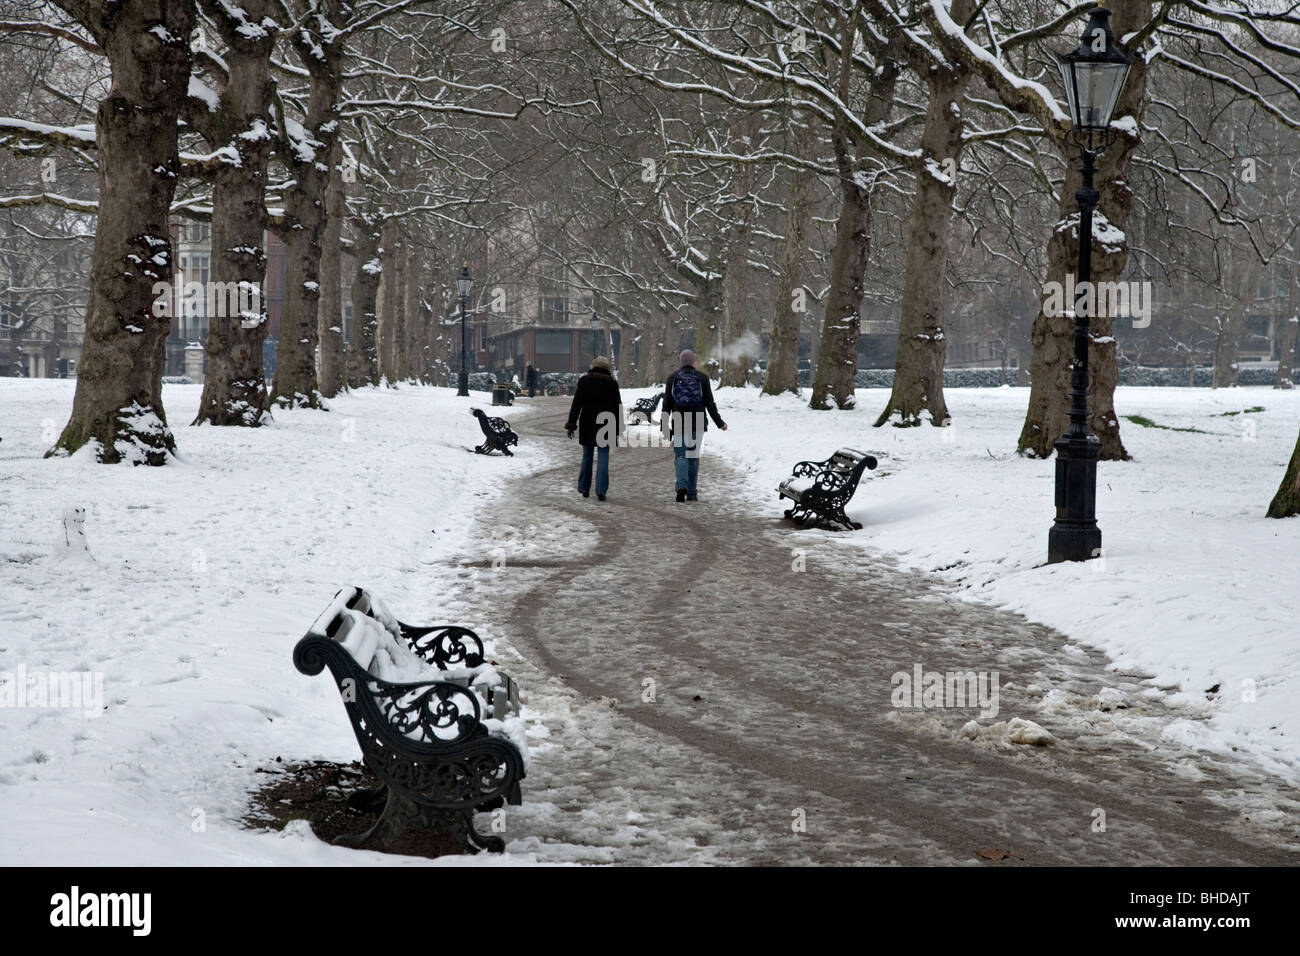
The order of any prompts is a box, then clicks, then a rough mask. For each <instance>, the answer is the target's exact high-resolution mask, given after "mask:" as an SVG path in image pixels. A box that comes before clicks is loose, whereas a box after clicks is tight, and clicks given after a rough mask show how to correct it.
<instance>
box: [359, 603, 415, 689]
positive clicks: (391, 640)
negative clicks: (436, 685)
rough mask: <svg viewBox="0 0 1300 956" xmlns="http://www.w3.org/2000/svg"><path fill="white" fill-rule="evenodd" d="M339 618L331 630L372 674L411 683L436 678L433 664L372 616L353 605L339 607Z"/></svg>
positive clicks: (364, 668) (368, 672)
mask: <svg viewBox="0 0 1300 956" xmlns="http://www.w3.org/2000/svg"><path fill="white" fill-rule="evenodd" d="M339 615H340V616H341V617H342V622H341V623H340V624H339V627H338V630H337V631H335V633H334V640H336V641H338V642H339V644H341V645H342V646H343V649H344V650H346V651H347V652H348V653H349V654H351V655H352V659H353V660H354V661H356V662H357V666H358V667H360V668H361V669H362V670H364V671H365V672H366V673H367V674H369V675H371V676H372V677H377V678H379V679H380V680H382V681H387V682H388V683H390V684H413V683H417V682H419V681H429V680H438V679H439V674H438V671H437V669H436V668H432V667H430V666H429V665H428V664H426V663H425V662H424V661H423V660H421V659H420V658H419V657H418V656H416V654H415V653H414V652H412V651H411V649H410V648H409V647H407V646H406V643H405V642H404V641H400V640H398V639H397V638H395V637H393V635H392V633H391V632H390V631H389V630H388V628H386V627H384V626H383V625H382V624H380V623H379V622H378V621H376V620H375V619H374V618H372V617H370V616H368V615H366V614H362V613H361V612H360V611H356V610H353V609H352V608H346V607H345V608H343V609H342V610H341V611H339Z"/></svg>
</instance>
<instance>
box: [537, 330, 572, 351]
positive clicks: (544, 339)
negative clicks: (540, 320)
mask: <svg viewBox="0 0 1300 956" xmlns="http://www.w3.org/2000/svg"><path fill="white" fill-rule="evenodd" d="M536 335H537V340H536V343H535V349H536V352H537V354H538V355H568V354H569V351H570V350H571V349H572V348H573V336H572V335H570V334H569V333H568V332H537V333H536Z"/></svg>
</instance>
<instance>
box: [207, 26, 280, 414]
mask: <svg viewBox="0 0 1300 956" xmlns="http://www.w3.org/2000/svg"><path fill="white" fill-rule="evenodd" d="M203 6H204V9H205V10H206V12H207V13H208V15H209V16H210V17H211V18H212V20H213V21H214V22H215V23H216V24H217V27H218V29H219V30H220V31H221V35H222V38H223V39H224V40H225V43H226V50H225V52H224V54H223V56H224V59H225V60H226V62H227V63H228V64H229V66H230V72H229V76H228V77H227V79H226V85H225V88H224V89H223V90H222V94H221V102H220V109H219V110H218V111H217V113H216V114H213V115H211V116H210V117H208V118H209V119H210V120H211V122H212V128H211V132H212V134H213V135H212V136H210V137H209V142H210V143H211V145H212V146H213V147H214V148H215V147H219V146H227V145H228V146H230V147H231V148H233V149H234V150H235V152H236V154H237V155H238V157H239V162H238V164H233V163H232V164H225V165H223V166H221V168H220V169H218V171H217V174H216V180H215V182H214V183H213V186H212V272H211V278H212V281H213V282H214V283H217V284H218V285H217V287H218V288H225V289H230V288H235V287H239V288H247V289H249V290H250V292H251V290H252V289H256V290H258V294H257V296H256V298H255V299H254V298H253V297H252V296H251V294H250V296H249V298H248V301H247V303H245V302H243V301H241V302H240V312H239V313H238V314H233V313H232V312H231V311H229V310H227V311H226V314H221V312H219V313H218V314H217V315H209V319H208V321H209V325H208V337H207V339H206V340H205V341H204V343H203V348H204V351H205V352H206V353H207V357H208V367H207V372H206V373H205V375H204V377H203V395H202V397H201V398H200V399H199V411H198V414H197V415H196V416H195V418H194V424H195V425H200V424H203V423H204V422H207V423H208V424H211V425H225V426H245V427H256V426H257V425H260V424H261V423H262V415H263V413H264V412H265V411H266V401H267V394H266V375H265V373H264V371H263V369H262V345H263V343H264V342H265V341H266V333H267V315H266V296H265V282H266V248H265V240H266V225H265V223H266V196H265V192H266V170H267V166H268V165H269V163H270V159H271V148H272V145H273V144H272V139H271V134H270V129H271V126H272V118H271V97H272V92H273V90H274V85H273V83H272V81H271V53H272V51H273V50H274V49H275V42H276V30H275V29H274V28H269V27H268V26H267V24H269V23H274V20H272V19H271V18H270V14H271V9H272V6H271V3H270V2H269V0H247V2H245V3H244V4H243V7H242V9H241V8H231V7H228V6H226V5H223V4H221V3H219V2H218V0H204V4H203ZM248 23H255V24H258V25H259V29H258V30H249V29H247V28H246V26H247V24H248ZM227 298H229V297H227ZM254 303H256V304H255V305H254ZM245 305H247V306H249V307H248V308H245Z"/></svg>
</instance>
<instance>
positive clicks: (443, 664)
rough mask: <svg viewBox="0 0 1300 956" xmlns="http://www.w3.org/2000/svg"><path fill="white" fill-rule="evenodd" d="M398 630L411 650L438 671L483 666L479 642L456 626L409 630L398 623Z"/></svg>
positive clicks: (437, 625)
mask: <svg viewBox="0 0 1300 956" xmlns="http://www.w3.org/2000/svg"><path fill="white" fill-rule="evenodd" d="M398 626H399V627H400V628H401V629H402V637H404V638H406V643H407V644H409V645H410V646H411V650H413V651H415V653H416V654H418V655H420V657H422V658H423V659H424V660H425V661H426V662H427V663H429V664H432V665H433V666H434V667H436V668H438V670H440V671H445V670H447V668H448V667H450V666H456V665H461V664H463V665H464V666H466V667H478V666H479V665H480V664H482V663H483V660H484V656H483V641H482V640H481V639H480V638H479V636H478V635H477V634H475V633H474V632H473V631H472V630H470V629H469V628H468V627H461V626H460V625H459V624H430V625H429V626H427V627H413V626H411V625H409V624H402V623H401V622H398Z"/></svg>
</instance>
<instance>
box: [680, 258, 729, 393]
mask: <svg viewBox="0 0 1300 956" xmlns="http://www.w3.org/2000/svg"><path fill="white" fill-rule="evenodd" d="M687 278H689V279H690V281H691V283H692V284H693V285H694V286H695V314H696V316H697V317H698V318H697V319H696V324H695V356H696V358H697V359H698V362H697V363H696V367H697V368H699V369H701V370H703V369H704V366H705V365H707V364H708V363H709V361H710V360H712V359H714V358H716V357H717V355H716V354H715V353H717V352H718V350H719V349H720V348H721V346H722V322H723V321H724V319H725V315H724V313H723V308H724V302H725V297H726V287H725V286H726V274H725V272H724V273H723V274H722V275H719V274H718V273H716V272H710V273H709V275H708V276H707V277H704V278H701V277H699V276H698V275H689V276H687ZM672 326H673V321H672V319H671V317H670V318H669V319H668V328H669V329H671V328H672ZM670 337H671V338H672V341H671V342H669V343H667V345H666V347H667V348H668V349H670V350H671V349H673V348H675V347H676V344H677V339H676V337H673V336H671V334H670ZM674 367H676V366H674Z"/></svg>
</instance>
